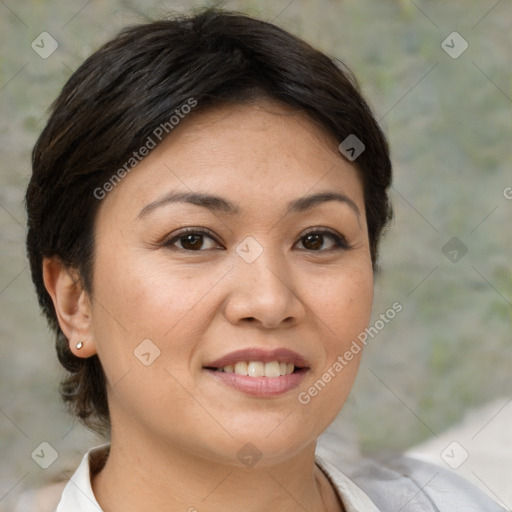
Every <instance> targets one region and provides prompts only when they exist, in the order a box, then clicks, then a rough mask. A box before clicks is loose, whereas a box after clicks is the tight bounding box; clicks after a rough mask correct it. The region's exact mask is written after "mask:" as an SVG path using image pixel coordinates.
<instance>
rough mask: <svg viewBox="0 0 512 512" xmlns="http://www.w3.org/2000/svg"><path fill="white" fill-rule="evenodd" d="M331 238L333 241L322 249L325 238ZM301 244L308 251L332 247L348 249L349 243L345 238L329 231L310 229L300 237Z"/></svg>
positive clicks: (325, 249) (318, 250)
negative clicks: (310, 230)
mask: <svg viewBox="0 0 512 512" xmlns="http://www.w3.org/2000/svg"><path fill="white" fill-rule="evenodd" d="M329 238H330V239H331V240H332V241H333V242H332V243H331V245H330V246H329V247H327V248H324V249H323V250H322V246H323V245H324V243H325V240H326V239H329ZM301 241H302V245H303V246H304V248H305V249H306V250H308V251H315V252H324V251H329V250H333V249H349V245H348V243H347V241H346V240H345V238H343V237H340V236H338V235H336V234H334V233H331V232H330V231H312V232H310V233H307V234H305V235H304V236H303V237H302V238H301Z"/></svg>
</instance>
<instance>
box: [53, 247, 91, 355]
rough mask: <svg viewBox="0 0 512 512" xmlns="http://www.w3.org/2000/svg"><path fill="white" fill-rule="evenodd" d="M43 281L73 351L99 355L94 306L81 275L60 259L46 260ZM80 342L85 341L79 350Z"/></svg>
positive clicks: (74, 352)
mask: <svg viewBox="0 0 512 512" xmlns="http://www.w3.org/2000/svg"><path fill="white" fill-rule="evenodd" d="M43 280H44V285H45V287H46V290H47V291H48V293H49V294H50V297H51V298H52V301H53V305H54V307H55V311H56V313H57V320H58V322H59V325H60V328H61V329H62V332H63V333H64V335H65V336H66V338H67V339H68V340H69V349H70V350H71V352H72V353H73V354H74V355H75V356H77V357H84V358H86V357H90V356H92V355H94V354H96V344H95V341H94V336H93V335H92V333H93V330H92V314H91V303H90V300H89V295H88V294H87V292H86V291H85V290H83V289H82V286H81V285H80V280H79V279H78V273H77V272H76V271H74V270H72V269H69V268H67V267H66V266H64V265H63V263H62V262H61V260H60V259H59V258H57V257H52V258H44V260H43ZM79 342H82V346H81V348H80V349H77V344H78V343H79Z"/></svg>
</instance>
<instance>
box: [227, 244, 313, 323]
mask: <svg viewBox="0 0 512 512" xmlns="http://www.w3.org/2000/svg"><path fill="white" fill-rule="evenodd" d="M269 253H270V251H267V250H265V251H263V253H262V254H261V255H260V256H259V257H258V258H257V259H256V260H255V261H253V262H252V263H247V262H245V261H243V260H242V259H239V260H238V261H235V265H234V269H233V272H232V275H231V281H230V282H231V283H232V288H231V293H230V295H229V297H228V299H227V303H226V305H225V310H224V314H225V316H226V318H227V319H228V321H229V322H230V323H232V324H233V325H242V324H243V323H253V324H255V325H256V324H257V325H259V326H261V327H263V328H267V329H270V328H276V327H289V326H292V325H295V324H297V323H298V322H299V321H300V320H301V319H302V318H303V317H304V314H305V311H306V310H305V307H304V305H303V303H302V301H301V299H300V298H299V296H298V293H297V290H296V289H295V286H294V283H293V281H294V280H293V279H290V274H291V273H290V269H289V268H287V267H286V264H285V262H283V261H282V258H283V257H281V259H280V260H279V259H278V258H276V257H271V255H270V254H269Z"/></svg>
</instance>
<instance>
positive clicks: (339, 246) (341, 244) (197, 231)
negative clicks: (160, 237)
mask: <svg viewBox="0 0 512 512" xmlns="http://www.w3.org/2000/svg"><path fill="white" fill-rule="evenodd" d="M191 234H192V235H202V236H207V237H208V238H211V239H212V240H214V241H215V242H216V243H218V242H217V240H216V239H215V237H214V236H213V234H212V233H211V232H210V231H208V230H205V229H202V228H184V229H182V230H181V231H180V232H179V233H177V234H175V235H174V236H172V237H171V238H168V239H166V240H164V241H163V242H162V246H163V247H166V248H171V249H172V250H179V251H185V252H189V253H194V252H197V253H200V252H205V250H211V249H199V250H197V251H194V250H190V249H184V248H181V247H176V248H172V247H171V246H172V245H174V243H175V242H177V241H179V240H180V239H181V238H185V237H186V236H187V235H191ZM311 234H314V235H322V236H325V235H328V236H329V237H331V238H332V239H333V240H334V247H333V248H331V249H324V250H318V251H315V250H313V249H301V250H302V251H308V252H316V253H323V252H330V251H333V250H349V249H351V248H352V247H351V245H350V244H349V243H348V242H347V240H346V239H345V237H344V236H339V235H337V234H336V233H334V232H332V231H328V230H325V229H317V230H314V229H312V230H310V231H307V232H306V233H304V234H303V235H302V236H301V237H300V238H299V240H302V239H303V238H305V237H306V236H308V235H311Z"/></svg>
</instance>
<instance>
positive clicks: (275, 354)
mask: <svg viewBox="0 0 512 512" xmlns="http://www.w3.org/2000/svg"><path fill="white" fill-rule="evenodd" d="M240 361H261V362H263V363H270V362H271V361H280V362H283V363H293V364H294V365H295V366H297V367H298V368H307V367H309V365H308V362H307V361H306V360H305V359H304V358H303V357H302V356H300V355H299V354H297V352H294V351H293V350H288V349H286V348H278V349H275V350H265V349H261V348H247V349H242V350H237V351H235V352H231V353H229V354H226V355H225V356H222V357H221V358H219V359H216V360H215V361H212V362H210V363H208V364H205V365H204V367H205V368H223V367H224V366H228V365H234V364H236V363H238V362H240Z"/></svg>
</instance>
